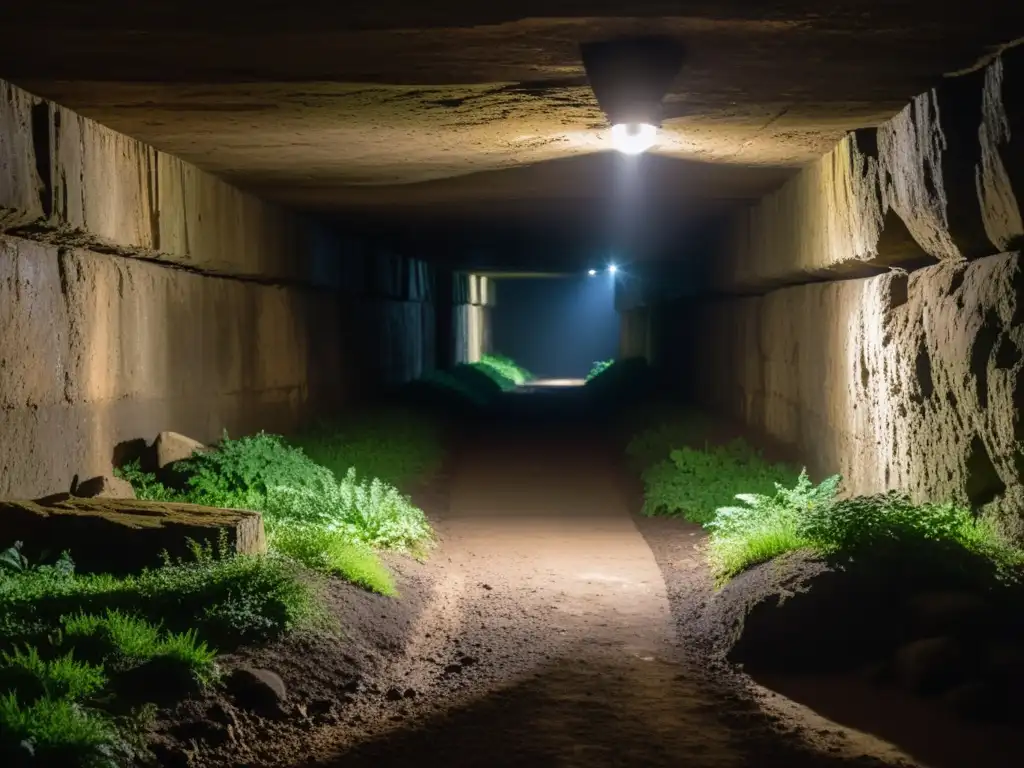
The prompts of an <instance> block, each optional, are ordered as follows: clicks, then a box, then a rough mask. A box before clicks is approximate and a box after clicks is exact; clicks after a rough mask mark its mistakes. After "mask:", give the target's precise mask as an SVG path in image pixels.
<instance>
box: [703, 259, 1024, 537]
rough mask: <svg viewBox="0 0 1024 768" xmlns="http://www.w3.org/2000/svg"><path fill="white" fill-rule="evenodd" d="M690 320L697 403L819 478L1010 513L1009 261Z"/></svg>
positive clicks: (1017, 400) (794, 296)
mask: <svg viewBox="0 0 1024 768" xmlns="http://www.w3.org/2000/svg"><path fill="white" fill-rule="evenodd" d="M691 311H692V314H691V315H690V317H689V324H690V327H691V328H692V329H693V332H695V335H694V337H693V338H691V340H690V344H688V347H689V348H690V349H691V350H693V351H694V357H693V358H691V359H690V360H689V361H688V364H689V367H690V369H691V370H693V371H699V372H700V378H699V384H698V385H696V386H695V387H694V389H693V394H694V395H695V397H696V398H697V399H698V400H699V401H701V402H703V403H704V404H706V405H708V406H711V407H714V408H716V409H720V410H724V411H725V412H727V413H729V414H731V415H733V416H735V417H737V418H739V419H741V420H742V421H744V422H746V423H747V424H749V425H751V426H752V427H754V428H755V429H757V430H759V431H761V432H764V433H767V434H768V435H770V436H771V437H773V438H776V439H778V440H780V441H782V442H784V443H787V444H790V445H792V446H796V447H797V448H799V449H800V453H801V454H802V455H803V456H804V457H805V458H806V460H807V461H808V463H809V464H810V468H811V469H813V470H814V471H815V472H817V473H818V474H823V473H831V472H840V473H842V474H843V476H844V478H845V484H846V488H847V490H848V491H849V492H852V493H873V492H877V491H880V490H883V489H889V488H900V489H906V490H909V491H911V492H912V493H913V494H914V495H915V496H917V497H918V498H934V499H950V498H952V499H958V500H961V501H965V502H970V503H972V504H973V505H975V506H979V507H980V506H983V505H986V504H989V503H992V502H998V503H999V505H1001V506H1002V508H1003V509H1005V510H1007V511H1012V512H1013V513H1014V514H1013V515H1011V517H1016V516H1017V515H1019V510H1020V506H1019V504H1020V499H1021V484H1022V476H1021V472H1022V470H1024V462H1022V457H1021V454H1020V452H1019V451H1018V450H1017V448H1018V441H1019V440H1020V439H1021V437H1022V435H1024V424H1022V421H1021V414H1020V412H1019V409H1020V407H1021V406H1022V405H1024V352H1022V350H1024V263H1022V257H1021V255H1020V254H1018V253H1007V254H1001V255H997V256H991V257H986V258H982V259H979V260H976V261H973V262H970V263H943V264H939V265H936V266H933V267H928V268H924V269H921V270H918V271H915V272H913V273H911V274H909V275H905V274H896V273H890V274H886V275H882V276H878V277H873V278H866V279H856V280H847V281H839V282H829V283H818V284H810V285H803V286H795V287H790V288H784V289H781V290H777V291H774V292H771V293H768V294H766V295H764V296H759V297H750V298H738V299H727V300H722V301H714V302H710V301H709V302H705V303H703V304H701V305H699V306H697V307H695V308H693V309H692V310H691ZM698 329H699V330H698ZM698 335H699V336H702V337H703V340H699V338H698ZM1017 519H1018V520H1019V517H1017Z"/></svg>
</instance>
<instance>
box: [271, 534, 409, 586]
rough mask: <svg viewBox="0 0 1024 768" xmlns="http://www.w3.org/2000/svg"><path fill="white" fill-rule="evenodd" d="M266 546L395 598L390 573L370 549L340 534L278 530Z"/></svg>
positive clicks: (393, 583) (393, 584)
mask: <svg viewBox="0 0 1024 768" xmlns="http://www.w3.org/2000/svg"><path fill="white" fill-rule="evenodd" d="M269 538H270V545H271V546H272V547H273V548H274V549H275V550H277V551H278V552H281V553H282V554H285V555H287V556H289V557H292V558H295V559H296V560H298V561H299V562H301V563H305V564H306V565H307V566H309V567H311V568H315V569H317V570H322V571H325V572H328V573H334V574H337V575H339V576H341V578H343V579H345V580H346V581H348V582H351V583H352V584H355V585H357V586H360V587H363V588H364V589H368V590H370V591H371V592H377V593H378V594H381V595H388V596H393V595H396V594H397V590H396V589H395V582H394V579H393V578H392V576H391V573H390V571H388V569H387V568H386V567H384V565H383V564H382V563H381V561H380V558H379V557H378V556H377V553H376V552H374V551H373V550H372V549H371V548H370V547H368V546H366V545H364V544H360V543H357V542H354V541H351V540H350V539H349V538H348V536H347V535H346V534H345V533H344V532H343V531H337V530H329V529H326V528H323V527H318V526H302V525H291V526H280V527H277V528H273V529H271V531H270V534H269Z"/></svg>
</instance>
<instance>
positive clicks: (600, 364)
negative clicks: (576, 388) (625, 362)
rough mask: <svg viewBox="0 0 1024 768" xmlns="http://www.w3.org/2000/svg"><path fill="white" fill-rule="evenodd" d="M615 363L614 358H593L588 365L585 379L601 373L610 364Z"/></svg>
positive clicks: (609, 366) (610, 365)
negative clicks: (591, 363) (588, 368)
mask: <svg viewBox="0 0 1024 768" xmlns="http://www.w3.org/2000/svg"><path fill="white" fill-rule="evenodd" d="M614 364H615V360H614V358H613V359H611V360H595V361H594V364H593V365H592V366H590V372H589V373H587V378H586V380H587V381H590V380H591V379H594V378H596V377H598V376H600V375H601V374H602V373H604V372H605V371H607V370H608V369H609V368H611V367H612V365H614Z"/></svg>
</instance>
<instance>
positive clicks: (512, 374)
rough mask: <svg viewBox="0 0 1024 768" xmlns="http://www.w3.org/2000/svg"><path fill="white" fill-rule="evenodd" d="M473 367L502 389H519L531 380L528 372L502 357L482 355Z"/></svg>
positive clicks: (507, 358)
mask: <svg viewBox="0 0 1024 768" xmlns="http://www.w3.org/2000/svg"><path fill="white" fill-rule="evenodd" d="M474 365H475V366H476V367H477V368H478V369H479V370H481V371H483V372H484V373H487V374H488V375H490V376H491V377H492V378H493V379H494V380H495V381H496V382H497V383H498V385H499V386H501V388H502V389H506V390H508V389H514V388H515V387H521V386H522V385H523V384H525V383H526V382H527V381H529V380H530V379H532V378H533V376H532V375H531V374H530V372H529V371H527V370H526V369H525V368H523V367H522V366H520V365H518V364H517V363H516V362H515V361H514V360H512V359H511V358H509V357H504V356H502V355H484V356H483V357H482V358H480V362H478V363H474Z"/></svg>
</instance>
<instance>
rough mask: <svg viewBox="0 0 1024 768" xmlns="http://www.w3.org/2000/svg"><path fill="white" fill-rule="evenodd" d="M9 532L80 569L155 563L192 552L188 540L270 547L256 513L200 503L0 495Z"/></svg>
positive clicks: (254, 549) (241, 549)
mask: <svg viewBox="0 0 1024 768" xmlns="http://www.w3.org/2000/svg"><path fill="white" fill-rule="evenodd" d="M0 520H3V535H4V536H5V537H6V538H8V539H10V540H11V541H22V542H24V543H25V546H26V548H27V549H28V550H29V551H35V552H38V551H41V550H44V549H45V550H48V551H50V552H64V551H67V552H69V553H70V554H71V558H72V559H73V560H74V561H75V565H76V567H77V568H78V569H79V570H81V571H112V572H124V571H134V570H139V569H141V568H145V567H151V568H152V567H156V566H158V565H160V564H161V563H162V562H163V557H162V555H163V553H164V552H167V553H168V554H169V555H170V556H171V557H172V558H176V557H187V556H189V554H190V551H191V545H190V540H191V541H194V542H196V543H198V544H210V545H212V546H215V547H216V546H217V545H218V544H219V542H220V538H221V537H222V536H224V537H226V539H227V544H228V546H229V547H230V548H231V551H233V552H238V553H243V554H262V553H264V552H266V550H267V541H266V534H265V533H264V529H263V518H262V517H261V516H260V514H259V513H258V512H248V511H244V510H237V509H217V508H214V507H203V506H200V505H197V504H164V503H157V502H152V501H136V500H134V499H132V500H128V499H109V498H108V499H80V498H74V497H71V496H66V497H63V498H54V499H44V500H39V501H0Z"/></svg>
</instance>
